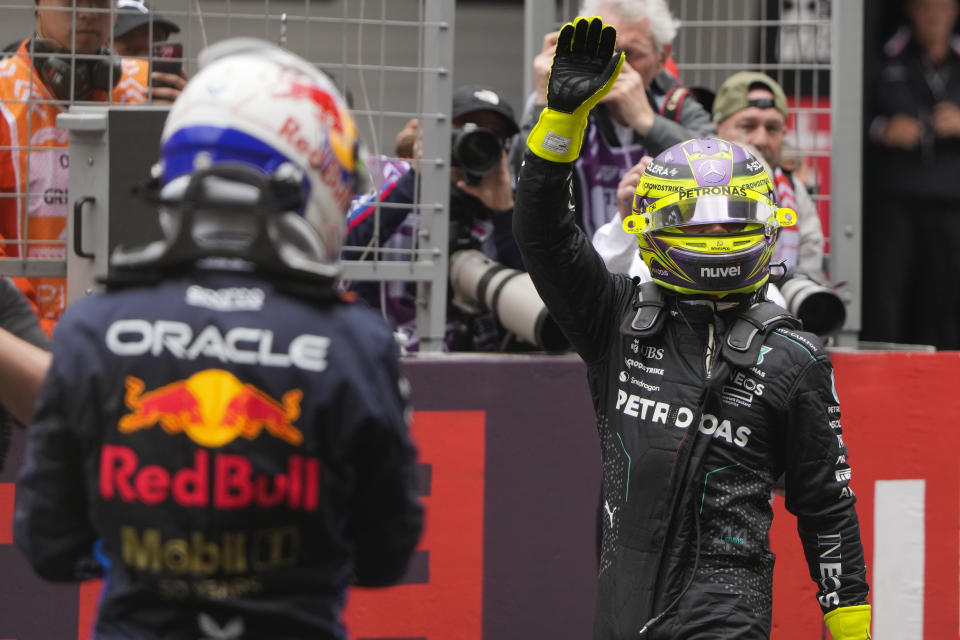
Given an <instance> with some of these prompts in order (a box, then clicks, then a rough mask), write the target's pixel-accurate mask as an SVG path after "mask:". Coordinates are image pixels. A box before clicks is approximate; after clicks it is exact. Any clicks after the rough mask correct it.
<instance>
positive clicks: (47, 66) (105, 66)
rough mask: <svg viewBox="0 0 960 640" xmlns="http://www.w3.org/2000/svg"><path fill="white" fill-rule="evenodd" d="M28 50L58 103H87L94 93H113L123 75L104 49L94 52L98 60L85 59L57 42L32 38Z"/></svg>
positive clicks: (35, 66)
mask: <svg viewBox="0 0 960 640" xmlns="http://www.w3.org/2000/svg"><path fill="white" fill-rule="evenodd" d="M28 51H29V52H30V57H31V58H32V59H33V66H34V68H35V69H36V70H37V73H38V74H40V77H41V78H42V79H43V83H44V84H45V85H47V87H49V88H50V90H51V91H52V92H53V95H54V96H55V97H56V98H57V99H58V100H64V101H72V100H90V99H92V98H93V92H94V91H97V90H101V91H112V90H113V87H114V86H116V84H117V83H118V82H120V78H121V76H122V75H123V68H122V67H121V65H120V58H119V57H118V56H117V55H115V54H114V53H113V52H112V51H110V50H109V49H107V48H106V47H101V48H100V50H98V51H97V53H96V54H95V55H97V56H98V57H97V58H84V57H77V56H76V54H73V53H72V52H71V51H70V50H69V49H67V48H66V47H64V46H62V45H61V44H60V43H59V42H57V41H56V40H50V39H48V38H40V37H34V38H33V39H31V40H30V43H29V44H28ZM71 87H72V88H73V92H72V93H71Z"/></svg>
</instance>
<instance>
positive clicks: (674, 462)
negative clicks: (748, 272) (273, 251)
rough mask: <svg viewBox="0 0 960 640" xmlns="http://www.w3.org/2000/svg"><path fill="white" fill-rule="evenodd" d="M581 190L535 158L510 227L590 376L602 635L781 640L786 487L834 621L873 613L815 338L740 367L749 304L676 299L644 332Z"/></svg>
mask: <svg viewBox="0 0 960 640" xmlns="http://www.w3.org/2000/svg"><path fill="white" fill-rule="evenodd" d="M569 180H570V167H569V165H565V164H557V163H550V162H547V161H545V160H541V159H540V158H537V157H535V156H533V155H532V154H530V153H529V152H527V154H526V157H525V166H524V168H523V169H522V172H521V176H520V181H519V184H518V193H517V205H516V213H515V219H514V231H515V233H516V235H517V239H518V242H519V244H520V247H521V250H522V252H523V257H524V263H525V264H526V266H527V269H528V270H529V272H530V275H531V277H532V278H533V281H534V283H535V284H536V286H537V288H538V290H539V292H540V294H541V296H542V297H543V299H544V301H545V303H546V305H547V307H548V309H549V311H550V313H551V314H552V316H553V317H554V319H555V320H556V321H557V322H558V323H559V324H560V326H561V327H562V328H563V330H564V332H565V333H566V335H567V337H568V338H569V339H570V341H571V343H572V344H573V345H574V348H575V349H576V350H577V352H578V353H579V354H580V356H581V357H582V358H583V360H584V361H585V362H586V364H587V367H588V381H589V385H590V391H591V395H592V399H593V404H594V408H595V411H596V416H597V423H598V425H597V426H598V430H599V434H600V439H601V448H602V458H603V496H602V505H601V506H602V521H603V525H602V526H603V531H602V545H601V554H600V566H599V588H598V597H597V605H596V614H595V623H594V638H595V639H597V640H601V639H602V640H610V639H620V638H624V639H625V638H637V637H638V633H639V632H640V630H641V629H642V628H643V627H644V625H645V624H646V623H648V622H649V621H651V619H652V618H654V617H655V616H658V615H659V614H664V615H663V616H662V618H661V619H658V620H657V622H656V623H654V624H650V625H649V626H648V629H647V631H646V633H647V635H646V636H645V637H646V638H648V640H664V639H673V638H680V637H682V638H701V637H710V638H713V637H720V636H717V635H699V634H716V633H722V634H723V635H722V637H730V638H738V639H741V640H743V639H749V640H755V639H760V638H767V637H768V636H769V630H770V615H771V597H772V596H771V589H772V577H773V563H774V556H773V554H772V553H771V552H770V549H769V544H768V530H769V528H770V524H771V521H772V509H771V496H772V489H773V487H774V484H775V482H776V481H777V480H778V478H780V477H781V476H783V479H784V494H785V498H786V507H787V509H788V510H789V511H790V512H791V513H793V514H795V515H796V516H797V520H798V530H799V534H800V538H801V541H802V544H803V549H804V553H805V555H806V560H807V563H808V565H809V569H810V575H811V577H812V578H813V579H814V580H815V581H816V582H817V584H818V587H819V590H818V593H817V598H818V600H819V604H820V606H821V607H822V609H823V611H824V612H828V611H830V610H832V609H835V608H836V607H838V606H847V605H854V604H862V603H865V602H866V600H865V598H866V596H867V584H866V581H865V577H866V571H865V567H864V558H863V549H862V545H861V541H860V531H859V525H858V522H857V516H856V512H855V510H854V502H855V497H854V494H853V491H852V489H851V487H850V476H851V471H850V466H849V465H848V462H847V448H846V446H845V444H844V441H843V434H842V429H841V420H840V406H839V401H838V399H837V395H836V391H835V387H834V383H833V369H832V366H831V363H830V360H829V358H828V355H827V353H826V352H825V351H824V349H823V347H822V346H821V344H820V343H819V341H818V339H817V338H816V337H815V336H813V335H812V334H809V333H805V332H801V331H797V330H794V329H793V328H790V327H779V328H776V329H774V330H772V331H771V332H770V333H769V334H768V335H766V337H765V338H764V341H763V342H762V346H760V348H759V352H758V355H757V356H756V359H755V362H752V363H750V364H748V365H747V366H740V367H737V366H733V365H731V364H730V363H729V362H728V361H727V360H726V358H725V357H723V356H722V355H721V351H722V350H721V345H722V344H723V343H724V340H725V337H726V335H727V333H728V331H729V329H730V326H731V323H733V322H734V321H735V319H736V318H737V316H738V314H740V313H742V312H743V310H744V308H745V307H747V306H748V305H747V303H739V304H737V303H716V304H715V303H711V302H703V303H699V304H698V303H692V302H690V301H681V300H680V299H679V298H677V297H676V296H672V295H664V296H663V303H664V307H663V309H662V311H661V314H662V316H663V317H662V321H663V322H662V326H660V328H659V329H658V330H653V331H647V332H642V331H636V330H634V327H632V326H631V325H632V321H633V319H634V318H635V316H636V314H637V311H638V306H637V304H636V302H637V301H638V291H639V289H640V285H638V284H637V283H635V282H634V281H631V280H630V278H629V277H627V276H626V275H623V274H611V273H609V272H608V271H607V269H606V267H605V266H604V264H603V262H602V261H601V259H600V257H599V256H598V255H597V254H596V253H595V251H594V250H593V249H592V247H591V245H590V241H589V239H588V238H587V237H586V236H585V235H584V234H583V232H582V231H580V230H579V229H578V228H577V227H576V225H575V223H574V216H573V213H572V211H571V207H570V205H569V204H568V203H569V201H570V198H569ZM647 286H653V287H656V285H647ZM584 517H590V514H584Z"/></svg>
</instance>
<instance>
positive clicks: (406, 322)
mask: <svg viewBox="0 0 960 640" xmlns="http://www.w3.org/2000/svg"><path fill="white" fill-rule="evenodd" d="M451 115H452V124H453V131H452V135H451V141H450V142H451V145H450V146H451V168H450V182H451V185H450V244H449V249H450V252H449V255H451V256H453V255H454V254H455V253H456V252H457V251H461V250H476V251H479V252H481V253H483V255H484V256H486V257H488V258H490V259H491V260H494V261H496V262H497V263H499V264H501V265H503V266H505V267H508V268H513V269H519V270H522V269H523V265H522V261H521V259H520V252H519V250H518V249H517V246H516V243H515V242H514V239H513V232H512V224H513V189H512V180H511V177H510V172H509V169H508V165H507V151H508V148H509V142H510V139H511V138H512V137H513V136H514V135H516V134H517V133H518V132H519V127H518V126H517V122H516V119H515V117H514V112H513V109H512V108H511V106H510V104H509V103H507V101H506V100H505V99H504V98H503V96H502V95H501V94H500V93H499V92H498V91H497V90H495V89H493V88H490V87H487V86H481V85H466V86H461V87H458V88H457V89H456V90H455V91H454V94H453V105H452V111H451ZM417 135H418V133H417V132H416V124H415V123H413V122H411V123H408V126H407V127H405V136H406V137H412V138H413V139H414V143H413V149H414V151H413V163H412V165H411V167H410V168H409V170H407V171H406V173H404V174H403V175H401V176H400V177H399V178H398V179H396V180H394V181H386V182H385V184H384V185H382V186H381V187H380V189H379V199H378V201H379V203H380V204H381V208H380V220H379V227H377V226H376V223H375V218H376V217H375V216H374V215H373V214H374V212H375V210H376V208H377V207H376V202H369V201H364V202H362V204H361V205H360V206H359V207H355V209H354V212H353V213H352V214H351V215H350V217H349V222H348V234H347V239H346V242H345V243H344V244H345V245H346V246H371V245H375V246H380V247H391V248H409V247H410V246H411V245H412V239H413V237H414V234H415V233H416V229H417V228H418V226H419V225H418V222H419V214H418V212H417V210H416V208H413V207H412V205H413V203H414V202H415V201H416V198H415V193H416V191H417V188H418V186H417V183H418V180H419V173H418V171H417V166H418V164H417V163H418V161H419V155H420V151H419V143H418V142H417V141H416V140H417ZM394 165H395V163H392V164H391V165H390V169H391V170H393V169H394V168H395V166H394ZM384 204H386V205H388V206H383V205H384ZM404 204H407V205H411V207H410V208H408V207H404V206H402V205H404ZM397 205H400V206H397ZM374 234H376V235H377V238H376V241H375V240H374ZM343 257H344V258H345V259H352V260H357V259H370V258H372V257H374V256H372V255H371V252H369V251H364V252H362V253H361V252H353V251H345V252H344V254H343ZM385 257H386V256H381V258H385ZM414 286H415V285H413V284H412V283H405V282H382V283H381V282H357V283H353V284H352V285H351V289H352V290H354V291H356V292H357V293H358V295H360V296H361V297H363V298H364V299H366V300H367V301H368V302H370V303H371V304H372V305H373V306H375V307H378V308H380V309H381V310H382V312H383V314H384V316H385V317H386V318H387V319H388V320H389V321H390V322H391V323H393V325H394V327H396V328H397V329H398V330H399V331H401V332H403V333H404V334H405V335H406V336H407V343H406V345H405V346H406V348H407V349H408V350H413V349H416V348H417V347H418V344H417V336H416V327H415V320H416V306H415V294H416V292H415V291H414ZM449 299H450V303H449V304H448V307H447V332H446V348H447V350H448V351H499V350H503V348H504V346H503V343H504V340H505V338H507V337H508V336H507V335H506V333H505V331H504V330H503V329H502V327H500V326H498V324H497V323H496V321H495V319H494V317H493V315H492V313H490V312H485V311H478V310H477V309H475V308H473V309H467V308H464V307H465V306H467V305H460V306H458V304H456V303H455V302H454V296H453V295H451V296H449Z"/></svg>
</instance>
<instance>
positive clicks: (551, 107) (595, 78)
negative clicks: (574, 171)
mask: <svg viewBox="0 0 960 640" xmlns="http://www.w3.org/2000/svg"><path fill="white" fill-rule="evenodd" d="M623 60H624V55H623V53H622V52H619V51H617V31H616V29H614V28H613V27H611V26H609V25H604V24H603V21H602V20H601V19H600V18H598V17H596V16H594V17H592V18H577V19H576V20H574V21H573V22H568V23H567V24H565V25H563V28H562V29H560V35H559V36H558V37H557V49H556V53H554V54H553V65H552V66H551V67H550V78H549V80H548V81H547V107H546V109H544V110H543V111H542V112H541V113H540V119H539V120H538V121H537V124H536V126H534V128H533V131H531V132H530V135H529V136H528V137H527V147H529V148H530V151H532V152H533V153H534V154H536V155H538V156H540V157H541V158H543V159H544V160H550V161H552V162H573V161H574V160H576V159H577V157H579V155H580V145H581V144H583V132H584V131H585V130H586V128H587V115H588V114H589V113H590V110H591V109H593V107H594V106H595V105H596V104H597V103H598V102H600V99H601V98H603V96H605V95H606V94H607V92H608V91H610V89H611V88H612V87H613V83H614V81H615V80H616V79H617V75H618V74H619V73H620V68H621V67H622V66H623Z"/></svg>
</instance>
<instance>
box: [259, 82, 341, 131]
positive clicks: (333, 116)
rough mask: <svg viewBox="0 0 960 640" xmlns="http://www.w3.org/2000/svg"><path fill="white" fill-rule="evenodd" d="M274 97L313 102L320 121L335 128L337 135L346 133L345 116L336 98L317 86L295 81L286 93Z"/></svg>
mask: <svg viewBox="0 0 960 640" xmlns="http://www.w3.org/2000/svg"><path fill="white" fill-rule="evenodd" d="M273 97H275V98H289V99H290V100H309V101H311V102H312V103H313V104H315V105H316V107H317V112H318V115H319V117H320V120H321V121H322V122H323V123H324V124H326V125H327V126H329V127H331V128H333V130H334V131H336V132H337V133H340V134H343V133H344V128H343V122H342V118H343V115H345V114H343V113H342V112H341V111H340V107H339V106H338V105H337V102H336V100H335V99H334V97H333V96H331V95H330V94H329V93H328V92H326V91H324V90H323V89H321V88H320V87H318V86H317V85H315V84H313V83H311V82H300V81H299V80H296V79H294V80H292V81H291V82H290V86H289V87H288V88H287V90H286V91H283V92H281V93H276V94H274V96H273Z"/></svg>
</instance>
